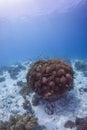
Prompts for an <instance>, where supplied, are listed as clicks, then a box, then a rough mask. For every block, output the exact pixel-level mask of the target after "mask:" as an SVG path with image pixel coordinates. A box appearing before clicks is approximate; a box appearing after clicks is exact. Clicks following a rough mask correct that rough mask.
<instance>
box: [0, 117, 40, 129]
mask: <svg viewBox="0 0 87 130" xmlns="http://www.w3.org/2000/svg"><path fill="white" fill-rule="evenodd" d="M37 126H38V123H37V118H34V117H32V116H29V115H22V116H16V117H13V116H11V117H10V120H9V122H3V121H0V130H33V129H34V128H36V127H37Z"/></svg>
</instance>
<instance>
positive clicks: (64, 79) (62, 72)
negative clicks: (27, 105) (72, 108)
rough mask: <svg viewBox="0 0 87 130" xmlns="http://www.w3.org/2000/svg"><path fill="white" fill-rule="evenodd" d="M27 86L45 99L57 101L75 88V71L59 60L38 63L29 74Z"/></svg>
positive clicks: (32, 66) (31, 68)
mask: <svg viewBox="0 0 87 130" xmlns="http://www.w3.org/2000/svg"><path fill="white" fill-rule="evenodd" d="M27 85H28V87H29V88H31V89H32V90H33V91H34V92H35V93H37V94H38V95H40V96H41V97H43V98H44V99H48V100H50V101H54V100H57V99H58V98H59V97H60V96H61V95H63V94H64V93H65V92H66V91H68V90H70V89H71V88H72V87H73V69H72V67H71V66H70V65H68V64H67V63H66V62H65V61H62V60H59V59H49V60H39V61H36V62H35V63H34V64H33V65H31V67H30V69H29V71H28V73H27Z"/></svg>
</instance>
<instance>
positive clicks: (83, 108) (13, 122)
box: [0, 59, 87, 130]
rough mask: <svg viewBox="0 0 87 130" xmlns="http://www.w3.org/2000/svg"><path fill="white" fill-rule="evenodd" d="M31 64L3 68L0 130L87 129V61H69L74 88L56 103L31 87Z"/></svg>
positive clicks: (0, 81) (0, 71) (0, 74)
mask: <svg viewBox="0 0 87 130" xmlns="http://www.w3.org/2000/svg"><path fill="white" fill-rule="evenodd" d="M31 63H32V62H31V61H26V62H23V63H20V64H15V65H11V66H3V67H0V130H87V102H86V100H87V75H86V73H87V62H86V61H81V60H76V59H74V60H70V61H69V63H70V64H71V66H72V67H73V70H74V88H73V89H72V90H71V91H70V92H67V93H66V94H64V95H63V96H62V97H60V99H58V100H57V101H55V102H49V101H46V100H43V99H41V97H39V96H37V95H36V94H35V93H34V92H32V91H31V90H29V88H28V86H27V84H26V74H27V71H28V69H29V67H30V65H31Z"/></svg>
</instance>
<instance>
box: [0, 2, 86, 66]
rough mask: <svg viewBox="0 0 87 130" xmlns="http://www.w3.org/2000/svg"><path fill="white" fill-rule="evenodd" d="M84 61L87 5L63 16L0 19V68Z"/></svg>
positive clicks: (60, 14) (54, 14)
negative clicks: (36, 61) (53, 60)
mask: <svg viewBox="0 0 87 130" xmlns="http://www.w3.org/2000/svg"><path fill="white" fill-rule="evenodd" d="M53 57H59V58H78V59H86V58H87V4H86V3H85V4H84V5H82V6H78V7H77V8H74V9H72V10H70V11H68V12H67V13H58V12H54V13H52V14H49V15H40V16H31V17H27V20H21V19H20V18H19V19H18V20H9V19H7V18H6V19H5V18H0V65H7V64H13V63H15V62H20V61H24V60H34V59H38V58H53Z"/></svg>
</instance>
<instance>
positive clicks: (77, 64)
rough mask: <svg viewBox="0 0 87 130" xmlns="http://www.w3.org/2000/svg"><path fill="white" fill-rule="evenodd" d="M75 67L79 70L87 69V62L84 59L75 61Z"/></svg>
mask: <svg viewBox="0 0 87 130" xmlns="http://www.w3.org/2000/svg"><path fill="white" fill-rule="evenodd" d="M75 68H76V69H77V70H79V71H85V70H87V64H86V62H84V61H77V62H75Z"/></svg>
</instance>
